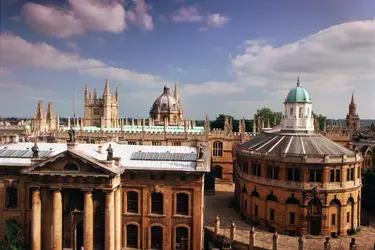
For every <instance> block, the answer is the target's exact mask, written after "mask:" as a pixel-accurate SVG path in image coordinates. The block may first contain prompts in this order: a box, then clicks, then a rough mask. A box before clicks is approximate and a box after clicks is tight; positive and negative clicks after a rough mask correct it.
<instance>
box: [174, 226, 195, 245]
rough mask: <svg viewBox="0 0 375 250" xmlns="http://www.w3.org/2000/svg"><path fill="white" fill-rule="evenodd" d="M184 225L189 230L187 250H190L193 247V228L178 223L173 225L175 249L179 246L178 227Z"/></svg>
mask: <svg viewBox="0 0 375 250" xmlns="http://www.w3.org/2000/svg"><path fill="white" fill-rule="evenodd" d="M179 227H184V228H187V230H188V247H187V250H190V247H191V228H190V226H188V225H185V224H177V225H175V226H174V227H173V249H176V247H177V228H179Z"/></svg>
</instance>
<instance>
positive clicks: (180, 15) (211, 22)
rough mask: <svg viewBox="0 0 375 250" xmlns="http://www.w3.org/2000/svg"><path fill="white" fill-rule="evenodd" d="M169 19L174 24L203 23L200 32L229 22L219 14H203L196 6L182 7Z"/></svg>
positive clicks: (227, 18)
mask: <svg viewBox="0 0 375 250" xmlns="http://www.w3.org/2000/svg"><path fill="white" fill-rule="evenodd" d="M171 18H172V20H173V21H174V22H189V23H196V22H203V21H205V26H202V27H200V28H199V30H200V31H206V30H207V29H208V28H209V27H214V28H220V27H223V26H224V25H225V24H226V23H228V22H229V17H227V16H223V15H221V14H220V13H215V14H203V13H202V9H201V8H200V6H199V5H198V4H193V5H190V6H182V7H181V8H179V9H177V10H176V11H174V12H173V13H172V15H171Z"/></svg>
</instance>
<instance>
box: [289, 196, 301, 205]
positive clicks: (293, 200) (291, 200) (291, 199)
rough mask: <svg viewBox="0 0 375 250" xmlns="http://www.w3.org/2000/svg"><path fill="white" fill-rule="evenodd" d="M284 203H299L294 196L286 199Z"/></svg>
mask: <svg viewBox="0 0 375 250" xmlns="http://www.w3.org/2000/svg"><path fill="white" fill-rule="evenodd" d="M286 204H294V205H299V204H300V203H299V201H298V200H297V198H295V197H289V198H288V199H287V200H286Z"/></svg>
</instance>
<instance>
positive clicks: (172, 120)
mask: <svg viewBox="0 0 375 250" xmlns="http://www.w3.org/2000/svg"><path fill="white" fill-rule="evenodd" d="M183 121H184V111H183V109H182V105H181V101H180V95H179V90H178V82H177V81H176V83H175V86H174V94H173V96H172V95H171V93H170V89H169V87H168V86H167V85H165V86H164V89H163V93H162V94H161V95H160V96H159V97H158V98H157V99H156V100H155V102H154V103H153V104H152V106H151V108H150V122H151V123H152V124H154V125H164V124H165V123H167V124H168V125H169V126H178V125H179V126H183Z"/></svg>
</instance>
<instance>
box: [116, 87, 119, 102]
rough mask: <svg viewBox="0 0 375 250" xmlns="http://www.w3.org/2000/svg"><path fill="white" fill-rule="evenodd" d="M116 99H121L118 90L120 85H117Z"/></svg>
mask: <svg viewBox="0 0 375 250" xmlns="http://www.w3.org/2000/svg"><path fill="white" fill-rule="evenodd" d="M115 95H116V101H118V99H119V92H118V87H116V94H115Z"/></svg>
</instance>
